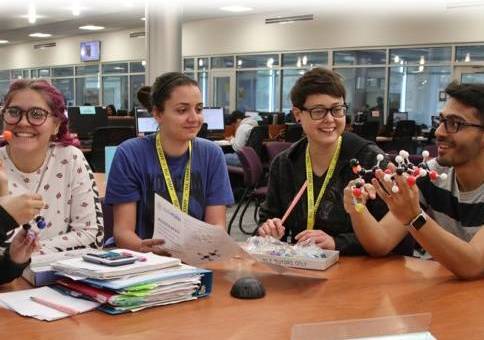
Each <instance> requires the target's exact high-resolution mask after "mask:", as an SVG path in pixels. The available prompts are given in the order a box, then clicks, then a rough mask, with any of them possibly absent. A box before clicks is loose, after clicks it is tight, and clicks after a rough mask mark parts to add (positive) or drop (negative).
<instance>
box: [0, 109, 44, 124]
mask: <svg viewBox="0 0 484 340" xmlns="http://www.w3.org/2000/svg"><path fill="white" fill-rule="evenodd" d="M24 114H25V116H26V117H27V121H28V122H29V124H30V125H33V126H40V125H42V124H44V123H45V121H46V120H47V117H48V116H49V115H50V113H49V112H48V111H46V110H44V109H41V108H39V107H31V108H30V109H28V110H25V111H24V110H22V109H21V108H19V107H16V106H10V107H6V108H4V109H3V110H2V116H3V121H4V122H5V123H7V124H10V125H17V124H18V123H19V122H20V121H21V120H22V117H23V116H24Z"/></svg>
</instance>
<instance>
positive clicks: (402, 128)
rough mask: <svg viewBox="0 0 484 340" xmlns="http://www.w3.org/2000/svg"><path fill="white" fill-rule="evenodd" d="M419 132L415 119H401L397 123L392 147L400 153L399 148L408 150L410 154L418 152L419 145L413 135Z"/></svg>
mask: <svg viewBox="0 0 484 340" xmlns="http://www.w3.org/2000/svg"><path fill="white" fill-rule="evenodd" d="M416 133H417V125H416V124H415V121H414V120H401V121H399V122H398V123H397V126H396V128H395V132H394V133H393V138H392V149H395V150H396V151H397V153H398V151H399V150H406V151H408V152H409V153H410V154H415V153H416V152H417V145H416V143H415V142H414V141H413V137H414V136H415V135H416Z"/></svg>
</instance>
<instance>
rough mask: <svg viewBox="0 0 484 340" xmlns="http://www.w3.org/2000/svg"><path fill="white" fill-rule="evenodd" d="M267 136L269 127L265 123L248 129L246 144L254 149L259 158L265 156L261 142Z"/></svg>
mask: <svg viewBox="0 0 484 340" xmlns="http://www.w3.org/2000/svg"><path fill="white" fill-rule="evenodd" d="M267 138H269V128H268V127H267V125H263V126H255V127H253V128H252V130H251V131H250V135H249V138H248V139H247V143H246V146H249V147H251V148H252V149H254V151H255V152H256V153H257V155H258V156H259V158H260V159H261V160H262V159H265V158H266V157H265V154H264V151H265V150H264V145H263V143H264V140H265V139H267Z"/></svg>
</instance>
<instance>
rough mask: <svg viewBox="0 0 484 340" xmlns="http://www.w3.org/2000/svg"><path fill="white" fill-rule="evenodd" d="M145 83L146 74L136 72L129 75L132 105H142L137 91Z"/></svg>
mask: <svg viewBox="0 0 484 340" xmlns="http://www.w3.org/2000/svg"><path fill="white" fill-rule="evenodd" d="M144 85H145V75H144V74H136V75H132V76H130V77H129V88H130V90H131V94H130V98H131V101H130V103H131V106H130V108H133V107H134V106H141V104H140V102H139V101H138V97H137V93H138V90H139V89H140V88H141V87H143V86H144Z"/></svg>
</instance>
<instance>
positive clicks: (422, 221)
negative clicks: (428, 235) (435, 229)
mask: <svg viewBox="0 0 484 340" xmlns="http://www.w3.org/2000/svg"><path fill="white" fill-rule="evenodd" d="M425 222H427V219H426V218H425V216H424V215H423V214H420V215H419V216H418V217H417V219H416V220H415V221H413V223H412V227H414V228H415V229H417V230H419V229H420V228H422V226H423V225H424V224H425Z"/></svg>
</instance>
